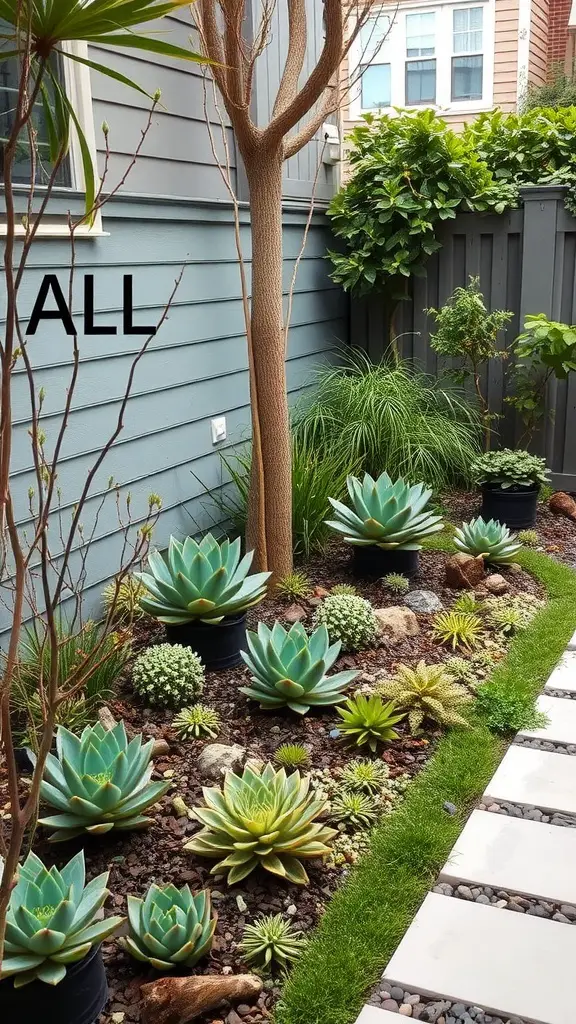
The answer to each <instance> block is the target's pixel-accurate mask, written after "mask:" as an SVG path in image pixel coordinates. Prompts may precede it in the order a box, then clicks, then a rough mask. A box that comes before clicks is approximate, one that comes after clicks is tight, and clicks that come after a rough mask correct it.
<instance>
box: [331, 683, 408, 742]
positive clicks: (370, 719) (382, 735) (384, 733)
mask: <svg viewBox="0 0 576 1024" xmlns="http://www.w3.org/2000/svg"><path fill="white" fill-rule="evenodd" d="M336 710H337V712H338V714H339V715H340V717H341V719H342V721H341V722H340V724H339V729H340V732H341V734H342V736H343V738H344V739H346V740H349V741H350V742H351V743H355V744H356V746H357V747H363V746H368V747H370V750H371V751H372V752H373V753H375V752H376V748H377V746H378V744H379V743H389V742H390V740H397V739H398V733H397V732H396V730H395V729H394V726H395V725H398V722H401V721H402V719H403V718H405V714H404V713H400V714H399V713H398V709H397V707H396V705H395V704H394V703H393V702H392V701H389V702H388V703H387V704H384V703H383V702H382V698H381V697H380V696H378V694H375V693H373V694H371V695H370V697H365V696H364V694H362V693H359V694H357V695H356V696H355V697H352V698H350V699H349V700H348V701H347V702H346V705H345V706H344V707H343V708H336Z"/></svg>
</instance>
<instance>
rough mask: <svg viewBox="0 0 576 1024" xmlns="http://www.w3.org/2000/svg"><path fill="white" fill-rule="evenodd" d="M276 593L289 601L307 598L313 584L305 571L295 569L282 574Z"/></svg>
mask: <svg viewBox="0 0 576 1024" xmlns="http://www.w3.org/2000/svg"><path fill="white" fill-rule="evenodd" d="M276 593H277V594H278V596H279V597H285V598H287V600H288V601H298V600H305V598H307V597H309V596H310V594H311V593H312V584H311V582H310V578H309V576H307V575H306V573H305V572H300V571H298V570H295V571H294V572H288V573H286V575H285V576H281V577H280V579H279V580H278V582H277V584H276Z"/></svg>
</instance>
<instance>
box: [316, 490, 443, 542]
mask: <svg viewBox="0 0 576 1024" xmlns="http://www.w3.org/2000/svg"><path fill="white" fill-rule="evenodd" d="M346 484H347V487H348V494H349V495H350V500H351V502H352V509H349V508H347V506H346V505H344V504H342V502H341V501H336V499H335V498H330V504H331V505H332V508H333V509H334V511H335V513H336V519H331V520H327V525H328V526H330V527H331V529H333V530H336V531H337V533H341V534H342V536H343V538H344V540H345V542H346V543H347V544H353V545H356V546H360V547H365V546H369V545H376V546H377V547H380V548H383V549H385V550H389V549H394V548H398V549H400V550H403V551H419V550H420V548H421V547H422V545H421V544H420V541H421V540H422V538H423V537H427V536H430V535H431V534H433V533H437V532H438V531H439V530H441V529H442V528H443V526H442V517H441V516H437V515H434V513H433V512H432V511H430V510H426V505H427V504H428V502H429V500H430V498H431V497H432V491H431V490H426V488H425V486H424V484H415V485H414V486H410V484H408V483H406V482H405V481H404V480H403V479H402V478H401V477H400V478H399V479H398V480H395V481H392V480H391V478H390V477H389V476H388V473H381V474H380V476H379V477H378V479H377V480H374V479H373V477H371V476H370V474H369V473H365V474H364V479H363V480H362V481H360V480H359V479H358V478H357V477H355V476H349V477H348V478H347V480H346Z"/></svg>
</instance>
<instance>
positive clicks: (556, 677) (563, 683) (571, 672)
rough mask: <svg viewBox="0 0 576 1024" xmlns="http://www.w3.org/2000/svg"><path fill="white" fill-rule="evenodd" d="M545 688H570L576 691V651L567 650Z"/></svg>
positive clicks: (570, 690) (569, 689)
mask: <svg viewBox="0 0 576 1024" xmlns="http://www.w3.org/2000/svg"><path fill="white" fill-rule="evenodd" d="M544 690H545V691H546V690H568V691H569V692H570V693H576V651H565V653H564V654H563V655H562V657H561V658H560V661H559V662H558V664H557V666H556V668H555V669H554V671H553V673H552V675H551V676H550V678H549V680H548V682H547V683H546V686H545V687H544Z"/></svg>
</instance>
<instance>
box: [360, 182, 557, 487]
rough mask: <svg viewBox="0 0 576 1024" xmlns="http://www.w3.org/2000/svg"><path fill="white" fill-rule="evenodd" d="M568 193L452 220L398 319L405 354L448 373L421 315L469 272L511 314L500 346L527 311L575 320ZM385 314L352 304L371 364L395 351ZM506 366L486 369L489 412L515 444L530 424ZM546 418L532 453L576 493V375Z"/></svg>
mask: <svg viewBox="0 0 576 1024" xmlns="http://www.w3.org/2000/svg"><path fill="white" fill-rule="evenodd" d="M564 195H565V189H564V188H560V187H557V186H539V187H537V188H525V189H523V190H522V206H521V207H520V209H517V210H512V211H511V212H510V213H508V214H505V215H503V216H500V217H498V216H481V215H478V214H471V213H462V214H459V215H458V216H457V217H456V219H455V220H454V221H451V222H449V223H448V224H445V225H444V226H443V229H442V233H441V235H440V240H441V241H442V248H441V249H440V250H439V251H438V252H437V253H436V254H435V255H434V256H433V257H431V258H430V260H429V262H428V265H427V271H426V275H425V276H424V277H414V278H413V279H411V281H410V283H409V289H408V290H409V297H408V301H406V302H402V303H400V305H399V306H398V308H397V310H396V312H395V314H394V333H395V334H396V335H399V336H400V337H399V349H400V354H401V356H402V357H403V358H405V359H408V360H411V361H413V362H414V364H415V365H417V366H418V367H419V368H421V369H425V370H426V371H427V372H428V373H431V374H434V375H436V374H438V373H439V372H440V371H441V370H442V361H441V360H439V359H438V357H437V355H436V353H435V352H434V351H433V350H432V349H431V347H430V344H429V332H430V331H431V330H433V329H434V321H433V318H429V317H428V316H427V315H426V313H425V312H424V310H425V309H427V308H430V307H436V308H438V307H439V306H441V305H442V304H443V303H444V302H445V301H446V299H447V298H448V296H449V295H450V294H451V293H452V291H453V290H454V288H456V287H457V286H458V285H465V284H467V282H468V280H469V278H470V276H474V277H476V276H478V277H479V278H480V286H481V288H482V291H483V293H484V298H485V301H486V303H487V305H488V306H489V307H490V308H491V309H509V310H512V311H513V312H514V318H513V320H512V321H511V323H510V327H509V328H508V330H507V331H506V332H505V333H504V332H503V336H502V338H501V339H500V344H501V346H502V347H503V348H505V347H508V346H509V345H510V344H511V342H512V341H513V340H514V338H515V337H516V335H517V334H518V333H519V332H520V330H521V328H522V324H523V322H524V317H525V316H526V314H527V313H545V314H546V315H547V316H549V317H551V318H552V319H554V320H560V321H563V322H564V323H570V324H574V323H576V219H575V218H574V217H572V216H571V215H570V214H569V213H568V212H567V211H566V209H565V207H564ZM387 312H388V311H387V310H386V308H385V304H384V302H383V300H382V297H381V296H377V295H373V296H370V297H369V298H368V299H361V300H354V301H353V302H352V308H351V340H352V342H353V343H354V344H356V345H359V346H361V347H363V348H365V349H366V350H367V352H368V354H369V355H370V356H371V357H372V358H373V359H379V358H381V357H382V356H383V355H384V353H385V351H386V348H387V345H388V328H387V321H388V317H387ZM506 366H507V364H506V362H502V361H500V360H498V361H495V362H494V364H493V365H491V366H490V367H488V369H487V371H486V374H485V380H484V386H485V388H486V393H487V395H488V398H489V402H490V406H491V408H492V410H493V411H494V412H497V413H501V414H502V419H501V420H500V421H499V426H498V430H499V434H500V443H501V444H503V445H507V446H509V447H515V446H516V445H517V444H518V442H519V439H520V437H521V435H522V432H523V427H522V424H521V422H520V420H519V418H518V417H517V416H516V415H515V414H514V412H513V410H512V409H511V407H510V406H509V405H508V404H507V403H506V402H505V398H506V394H507V390H508V388H509V384H508V382H507V379H506ZM547 413H548V414H549V415H547V416H546V420H545V423H544V425H543V426H542V429H541V430H540V431H539V433H538V434H537V435H536V436H535V438H534V439H533V442H532V444H531V446H530V447H531V448H532V449H533V450H534V451H537V452H539V453H540V454H543V455H545V456H546V458H547V460H548V464H549V466H550V468H551V469H552V474H553V483H554V485H555V486H556V487H561V488H563V489H568V490H575V489H576V373H573V374H571V375H570V378H569V379H568V380H567V381H556V380H554V381H552V382H551V383H550V386H549V391H548V395H547Z"/></svg>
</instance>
